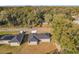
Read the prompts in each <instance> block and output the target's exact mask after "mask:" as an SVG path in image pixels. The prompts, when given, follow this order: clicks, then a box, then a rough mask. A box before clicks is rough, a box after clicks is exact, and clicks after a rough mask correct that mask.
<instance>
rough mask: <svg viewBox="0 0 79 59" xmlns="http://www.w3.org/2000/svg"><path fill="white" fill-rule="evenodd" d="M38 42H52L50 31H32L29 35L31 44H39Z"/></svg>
mask: <svg viewBox="0 0 79 59" xmlns="http://www.w3.org/2000/svg"><path fill="white" fill-rule="evenodd" d="M38 42H49V43H50V34H49V33H31V34H29V37H28V44H29V45H37V44H38Z"/></svg>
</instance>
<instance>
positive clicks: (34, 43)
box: [28, 42, 38, 45]
mask: <svg viewBox="0 0 79 59" xmlns="http://www.w3.org/2000/svg"><path fill="white" fill-rule="evenodd" d="M37 44H38V43H37V42H28V45H37Z"/></svg>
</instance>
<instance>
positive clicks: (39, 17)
mask: <svg viewBox="0 0 79 59" xmlns="http://www.w3.org/2000/svg"><path fill="white" fill-rule="evenodd" d="M78 14H79V7H55V6H54V7H52V6H51V7H44V6H43V7H41V6H39V7H29V6H28V7H0V26H1V27H6V26H9V27H11V26H13V27H16V26H20V27H30V28H32V27H37V26H40V27H42V24H43V23H48V25H49V27H50V28H51V34H52V39H53V40H57V41H58V42H59V44H60V46H61V48H62V52H61V53H79V50H78V49H77V48H78V47H77V46H79V28H78V26H79V25H76V24H73V20H74V19H73V18H72V16H76V15H78Z"/></svg>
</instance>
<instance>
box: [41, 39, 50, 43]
mask: <svg viewBox="0 0 79 59" xmlns="http://www.w3.org/2000/svg"><path fill="white" fill-rule="evenodd" d="M40 41H41V42H49V43H50V39H40Z"/></svg>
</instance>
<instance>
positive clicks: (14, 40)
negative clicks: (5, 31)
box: [0, 32, 24, 46]
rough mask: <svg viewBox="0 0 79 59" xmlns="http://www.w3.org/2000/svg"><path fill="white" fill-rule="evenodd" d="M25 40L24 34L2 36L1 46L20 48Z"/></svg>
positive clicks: (0, 38) (0, 37)
mask: <svg viewBox="0 0 79 59" xmlns="http://www.w3.org/2000/svg"><path fill="white" fill-rule="evenodd" d="M23 38H24V32H22V33H19V34H18V35H16V36H15V35H0V44H9V45H10V46H19V45H20V44H21V42H22V40H23Z"/></svg>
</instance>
